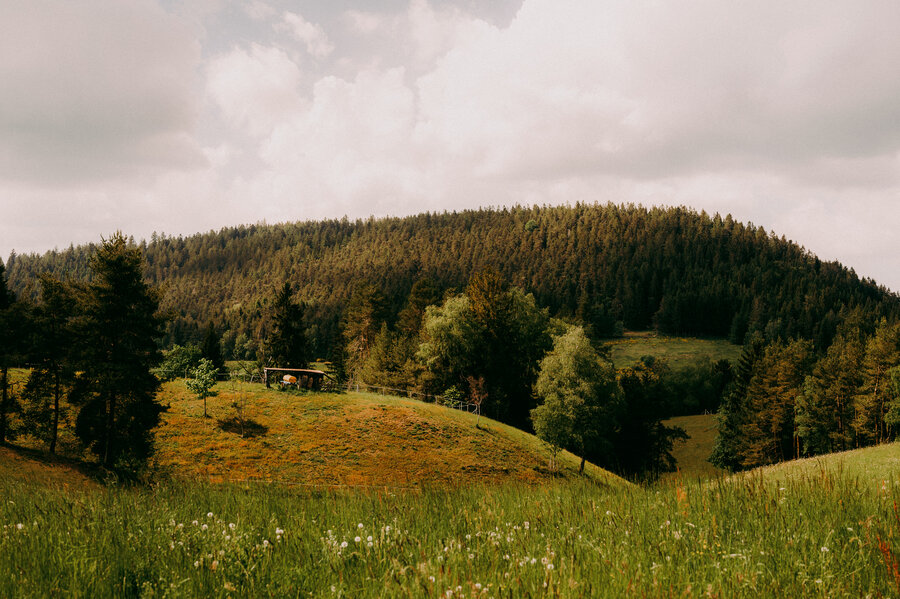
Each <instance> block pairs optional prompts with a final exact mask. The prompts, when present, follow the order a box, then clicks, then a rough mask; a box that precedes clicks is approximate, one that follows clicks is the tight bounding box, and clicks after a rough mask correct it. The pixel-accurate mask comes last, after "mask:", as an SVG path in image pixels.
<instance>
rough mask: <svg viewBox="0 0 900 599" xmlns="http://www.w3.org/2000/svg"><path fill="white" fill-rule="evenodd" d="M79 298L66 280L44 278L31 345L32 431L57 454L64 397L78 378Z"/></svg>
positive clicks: (28, 388)
mask: <svg viewBox="0 0 900 599" xmlns="http://www.w3.org/2000/svg"><path fill="white" fill-rule="evenodd" d="M75 318H76V300H75V295H74V292H73V290H72V289H71V288H70V287H69V286H68V285H66V284H65V283H63V282H61V281H59V280H58V279H55V278H53V277H51V276H50V275H44V276H42V277H41V301H40V304H38V306H37V307H36V308H35V310H34V319H33V321H34V329H35V331H36V334H34V335H31V339H32V343H31V348H30V352H29V353H30V354H31V362H32V364H33V368H32V370H31V374H30V375H29V377H28V383H27V384H26V386H25V398H26V400H27V401H28V404H29V405H28V407H27V409H26V416H27V420H28V421H29V423H30V428H31V429H32V432H35V433H37V436H39V437H44V438H46V440H47V442H48V444H49V451H50V453H51V454H55V453H56V443H57V438H58V434H59V420H60V416H61V413H62V405H61V400H62V398H63V395H64V394H65V393H67V391H68V389H69V388H70V387H71V385H72V382H73V381H74V378H75V364H76V361H77V357H78V354H77V352H78V347H76V344H75V334H74V329H73V326H74V325H73V322H74V319H75Z"/></svg>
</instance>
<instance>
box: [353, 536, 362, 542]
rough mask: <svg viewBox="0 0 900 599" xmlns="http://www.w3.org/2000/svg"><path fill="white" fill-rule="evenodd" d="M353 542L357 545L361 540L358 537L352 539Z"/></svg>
mask: <svg viewBox="0 0 900 599" xmlns="http://www.w3.org/2000/svg"><path fill="white" fill-rule="evenodd" d="M353 541H354V542H356V543H359V542H360V541H362V538H360V537H353Z"/></svg>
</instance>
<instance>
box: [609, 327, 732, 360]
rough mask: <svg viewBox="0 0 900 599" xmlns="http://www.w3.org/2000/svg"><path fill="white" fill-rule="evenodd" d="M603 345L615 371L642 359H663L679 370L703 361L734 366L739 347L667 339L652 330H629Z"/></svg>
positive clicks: (720, 341)
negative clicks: (607, 348)
mask: <svg viewBox="0 0 900 599" xmlns="http://www.w3.org/2000/svg"><path fill="white" fill-rule="evenodd" d="M606 343H607V344H608V345H609V346H610V349H611V357H612V360H613V362H614V363H615V365H616V367H618V368H621V367H623V366H628V365H630V364H633V363H634V362H636V361H637V360H639V359H640V358H642V357H643V356H654V357H656V358H662V359H665V360H666V361H668V363H669V365H670V366H671V367H672V368H678V367H681V366H684V365H687V364H693V363H696V362H697V361H698V360H703V359H705V358H708V359H709V360H710V361H712V362H715V361H718V360H728V361H730V362H732V363H734V362H735V361H736V360H737V359H738V358H739V357H740V355H741V346H740V345H735V344H733V343H729V342H728V341H726V340H724V339H702V338H697V337H669V336H666V335H658V334H657V333H655V332H651V331H629V332H626V333H625V336H624V337H621V338H619V339H609V340H607V341H606Z"/></svg>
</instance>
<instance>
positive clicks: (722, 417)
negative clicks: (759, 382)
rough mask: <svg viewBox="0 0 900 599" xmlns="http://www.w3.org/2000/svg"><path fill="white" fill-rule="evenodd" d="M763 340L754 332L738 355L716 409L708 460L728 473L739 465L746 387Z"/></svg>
mask: <svg viewBox="0 0 900 599" xmlns="http://www.w3.org/2000/svg"><path fill="white" fill-rule="evenodd" d="M764 347H765V340H764V339H763V337H762V336H761V335H759V334H756V335H753V336H752V337H751V338H750V340H749V341H748V342H747V344H746V345H744V349H743V351H742V352H741V357H740V358H739V359H738V363H737V366H736V367H735V368H734V376H733V378H732V380H731V383H730V384H729V385H728V387H726V389H725V394H724V395H723V397H722V404H721V405H720V406H719V412H718V416H717V418H718V421H719V426H718V434H717V435H716V440H715V444H714V445H713V450H712V454H711V455H710V456H709V461H710V463H712V464H713V465H714V466H717V467H719V468H723V469H725V470H728V471H730V472H734V471H735V470H739V469H740V468H741V463H742V460H741V447H742V444H743V438H744V425H745V424H746V422H747V420H748V419H749V417H750V414H749V408H748V406H747V389H748V387H749V386H750V381H751V380H752V378H753V375H754V374H755V373H756V363H757V362H758V361H759V359H760V358H761V357H762V353H763V348H764Z"/></svg>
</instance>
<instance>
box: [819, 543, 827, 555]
mask: <svg viewBox="0 0 900 599" xmlns="http://www.w3.org/2000/svg"><path fill="white" fill-rule="evenodd" d="M820 551H821V552H822V553H828V551H829V549H828V547H825V546H824V545H823V546H822V549H821V550H820Z"/></svg>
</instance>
